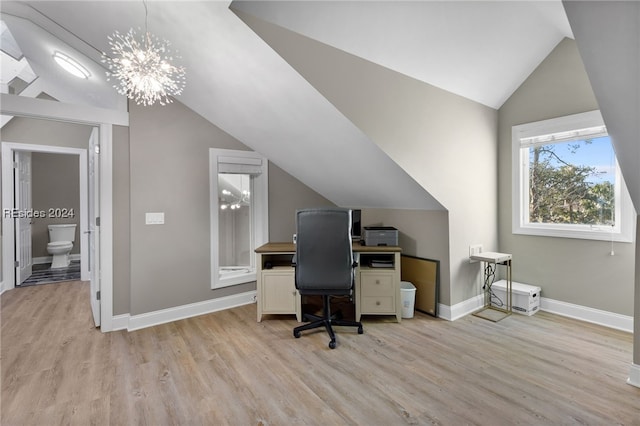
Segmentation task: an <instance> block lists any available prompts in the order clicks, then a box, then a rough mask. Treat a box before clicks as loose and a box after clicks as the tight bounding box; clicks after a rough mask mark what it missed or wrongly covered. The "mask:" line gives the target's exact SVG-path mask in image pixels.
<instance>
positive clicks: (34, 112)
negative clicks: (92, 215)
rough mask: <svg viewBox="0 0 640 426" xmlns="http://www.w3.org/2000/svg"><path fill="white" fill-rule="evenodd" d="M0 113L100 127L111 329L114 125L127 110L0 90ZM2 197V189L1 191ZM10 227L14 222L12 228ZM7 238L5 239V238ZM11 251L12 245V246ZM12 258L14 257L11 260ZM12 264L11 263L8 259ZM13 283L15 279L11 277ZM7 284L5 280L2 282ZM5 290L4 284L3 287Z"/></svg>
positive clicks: (104, 276)
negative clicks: (23, 95) (39, 97)
mask: <svg viewBox="0 0 640 426" xmlns="http://www.w3.org/2000/svg"><path fill="white" fill-rule="evenodd" d="M0 114H3V115H11V116H20V117H26V118H40V119H48V120H58V121H66V122H71V123H78V124H88V125H91V126H98V127H99V128H100V173H101V179H100V212H99V216H100V235H101V238H100V295H101V297H100V330H101V331H102V332H107V331H112V330H113V126H114V125H118V126H127V127H128V126H129V113H128V112H126V111H119V110H107V109H104V108H96V107H91V106H83V105H73V104H67V103H64V102H52V101H49V100H43V99H32V98H31V99H30V98H23V97H20V96H16V95H8V94H4V93H3V94H0ZM3 197H4V192H3ZM2 220H3V228H2V233H3V235H2V244H3V252H2V257H3V260H2V269H3V274H2V277H3V282H4V281H5V277H6V276H7V275H5V274H6V272H5V271H6V269H7V261H8V256H7V254H6V253H5V247H7V245H11V242H12V241H13V236H11V240H8V238H9V232H8V229H7V228H5V224H6V222H7V221H5V219H2ZM11 229H13V226H12V228H11ZM7 240H8V242H7ZM11 251H13V249H11ZM10 262H13V260H10ZM11 267H12V268H13V263H11ZM13 283H14V285H15V279H14V280H13ZM5 285H6V283H5ZM4 290H6V288H3V289H2V291H4Z"/></svg>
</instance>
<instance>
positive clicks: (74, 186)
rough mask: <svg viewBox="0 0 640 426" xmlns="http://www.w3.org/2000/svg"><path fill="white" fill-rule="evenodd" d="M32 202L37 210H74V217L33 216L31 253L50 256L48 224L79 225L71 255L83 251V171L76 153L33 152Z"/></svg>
mask: <svg viewBox="0 0 640 426" xmlns="http://www.w3.org/2000/svg"><path fill="white" fill-rule="evenodd" d="M31 170H32V173H31V179H32V182H31V185H32V186H31V188H32V190H31V204H32V206H33V209H34V210H42V211H45V212H48V211H49V209H50V208H54V209H55V208H62V209H67V210H69V209H73V211H74V217H73V218H67V219H65V218H57V217H52V216H49V215H47V217H46V218H42V219H34V220H33V226H32V228H31V254H32V255H33V257H34V258H36V257H48V256H51V255H50V254H49V252H47V243H48V242H49V228H48V225H49V224H58V223H74V224H76V235H75V242H74V243H73V249H72V250H71V254H78V253H80V171H79V165H78V156H77V155H64V154H49V153H44V152H34V153H32V154H31Z"/></svg>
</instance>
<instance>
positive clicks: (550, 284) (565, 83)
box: [498, 39, 635, 315]
mask: <svg viewBox="0 0 640 426" xmlns="http://www.w3.org/2000/svg"><path fill="white" fill-rule="evenodd" d="M595 109H598V104H597V102H596V99H595V96H594V94H593V91H592V90H591V85H590V83H589V79H588V77H587V75H586V72H585V69H584V65H583V63H582V60H581V58H580V55H579V53H578V50H577V47H576V44H575V42H574V41H573V40H570V39H565V40H563V41H562V42H561V43H560V44H559V45H558V46H557V47H556V48H555V50H554V51H553V52H551V54H550V55H549V56H548V57H547V58H546V59H545V60H544V61H543V62H542V63H541V64H540V66H539V67H538V68H537V69H536V70H535V71H534V72H533V73H532V74H531V76H529V78H528V79H527V80H526V81H525V82H524V83H523V84H522V86H521V87H520V88H519V89H518V90H517V91H516V92H515V93H514V94H513V95H512V96H511V97H510V98H509V100H508V101H507V102H506V103H505V104H504V105H503V106H502V108H500V111H499V123H500V126H499V131H500V133H499V138H500V139H499V147H500V149H499V160H498V162H499V173H498V175H499V176H500V180H499V199H500V209H499V221H498V222H499V227H500V232H499V234H500V249H501V250H502V251H506V252H509V253H512V254H513V257H514V266H513V278H514V280H515V281H518V282H523V283H528V284H532V285H537V286H540V287H542V296H543V297H546V298H551V299H556V300H561V301H564V302H569V303H574V304H577V305H582V306H588V307H592V308H596V309H602V310H605V311H609V312H615V313H619V314H623V315H633V285H634V262H635V245H634V244H629V243H615V244H614V247H613V249H614V251H615V256H610V254H609V253H610V251H611V243H610V242H607V241H593V240H579V239H570V238H550V237H535V236H527V235H514V234H512V232H511V208H512V199H511V189H512V188H511V183H512V182H511V180H512V179H511V172H512V167H511V149H512V148H511V144H512V141H511V127H512V126H514V125H517V124H523V123H528V122H533V121H539V120H544V119H549V118H554V117H561V116H565V115H570V114H576V113H580V112H585V111H591V110H595Z"/></svg>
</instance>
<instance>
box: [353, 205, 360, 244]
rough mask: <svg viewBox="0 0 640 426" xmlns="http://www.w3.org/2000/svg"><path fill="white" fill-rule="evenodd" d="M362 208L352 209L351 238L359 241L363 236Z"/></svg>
mask: <svg viewBox="0 0 640 426" xmlns="http://www.w3.org/2000/svg"><path fill="white" fill-rule="evenodd" d="M361 214H362V211H361V210H351V239H352V240H353V241H359V240H360V239H361V238H362V219H361Z"/></svg>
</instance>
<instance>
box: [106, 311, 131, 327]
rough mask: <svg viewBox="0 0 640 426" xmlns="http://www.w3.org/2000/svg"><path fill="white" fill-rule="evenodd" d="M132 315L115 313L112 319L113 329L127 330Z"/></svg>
mask: <svg viewBox="0 0 640 426" xmlns="http://www.w3.org/2000/svg"><path fill="white" fill-rule="evenodd" d="M130 317H131V315H129V314H122V315H115V316H114V317H113V318H112V319H111V331H118V330H126V329H127V326H128V325H129V318H130Z"/></svg>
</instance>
